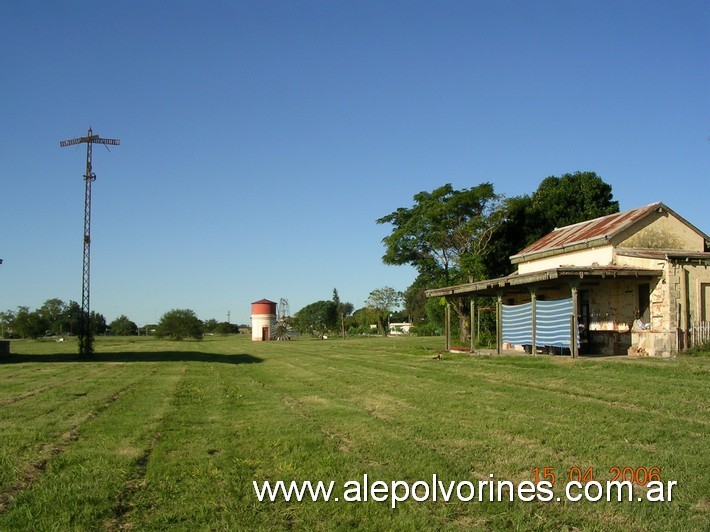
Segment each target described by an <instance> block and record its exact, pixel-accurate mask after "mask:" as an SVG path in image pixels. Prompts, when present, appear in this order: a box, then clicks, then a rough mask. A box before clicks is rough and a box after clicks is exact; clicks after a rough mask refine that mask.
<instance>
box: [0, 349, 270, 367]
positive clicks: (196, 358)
mask: <svg viewBox="0 0 710 532" xmlns="http://www.w3.org/2000/svg"><path fill="white" fill-rule="evenodd" d="M37 362H40V363H41V362H217V363H220V364H259V363H261V362H263V359H261V358H259V357H255V356H252V355H248V354H246V353H239V354H234V355H220V354H215V353H199V352H196V351H154V352H135V353H95V354H93V355H91V356H80V355H78V354H76V353H61V354H48V355H36V354H31V355H22V354H10V355H4V356H0V364H22V363H37Z"/></svg>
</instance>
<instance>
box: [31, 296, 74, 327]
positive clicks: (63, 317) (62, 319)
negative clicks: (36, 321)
mask: <svg viewBox="0 0 710 532" xmlns="http://www.w3.org/2000/svg"><path fill="white" fill-rule="evenodd" d="M37 313H38V314H39V315H40V316H41V317H42V319H43V320H45V321H46V322H47V324H48V328H49V330H50V331H52V333H53V334H63V333H64V332H68V331H65V330H64V328H65V326H66V323H67V305H66V304H65V303H64V301H62V300H61V299H57V298H53V299H48V300H47V301H45V302H44V303H43V304H42V306H41V307H39V308H38V309H37Z"/></svg>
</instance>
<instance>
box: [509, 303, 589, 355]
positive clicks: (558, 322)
mask: <svg viewBox="0 0 710 532" xmlns="http://www.w3.org/2000/svg"><path fill="white" fill-rule="evenodd" d="M572 311H573V309H572V298H571V297H570V298H568V299H558V300H556V301H537V302H536V304H535V317H536V324H535V345H539V346H543V345H550V346H554V347H570V337H569V320H570V316H571V315H572ZM503 341H504V342H509V343H511V344H515V345H532V343H533V342H532V303H523V304H522V305H503ZM577 343H578V344H579V341H578V342H577Z"/></svg>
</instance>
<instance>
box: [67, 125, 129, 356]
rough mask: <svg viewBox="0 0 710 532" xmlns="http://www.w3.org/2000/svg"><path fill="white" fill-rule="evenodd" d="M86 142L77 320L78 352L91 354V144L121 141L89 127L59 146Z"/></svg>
mask: <svg viewBox="0 0 710 532" xmlns="http://www.w3.org/2000/svg"><path fill="white" fill-rule="evenodd" d="M82 143H83V144H86V174H84V182H85V184H86V186H85V188H84V260H83V263H82V275H81V281H82V282H81V321H80V322H79V354H80V355H91V354H93V353H94V331H93V328H92V326H91V309H90V303H89V300H90V285H91V283H90V278H91V183H92V182H93V181H96V174H94V172H93V171H92V170H91V146H92V145H94V144H105V145H110V146H118V145H119V144H121V141H120V140H118V139H102V138H101V137H99V136H98V135H94V134H93V132H92V131H91V128H89V133H88V135H87V136H86V137H79V138H76V139H71V140H63V141H61V142H60V143H59V146H60V147H62V148H66V147H67V146H74V145H76V144H82Z"/></svg>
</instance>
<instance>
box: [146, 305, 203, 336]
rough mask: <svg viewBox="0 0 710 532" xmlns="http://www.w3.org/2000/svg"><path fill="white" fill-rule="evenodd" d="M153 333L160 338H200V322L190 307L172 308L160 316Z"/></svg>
mask: <svg viewBox="0 0 710 532" xmlns="http://www.w3.org/2000/svg"><path fill="white" fill-rule="evenodd" d="M155 335H156V336H158V337H160V338H164V337H167V338H171V339H173V340H183V339H185V338H194V339H195V340H202V322H201V321H200V320H199V318H198V317H197V316H196V315H195V312H194V311H192V310H190V309H173V310H170V311H168V312H166V313H165V314H163V316H162V317H161V318H160V322H159V323H158V327H157V329H156V330H155Z"/></svg>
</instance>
